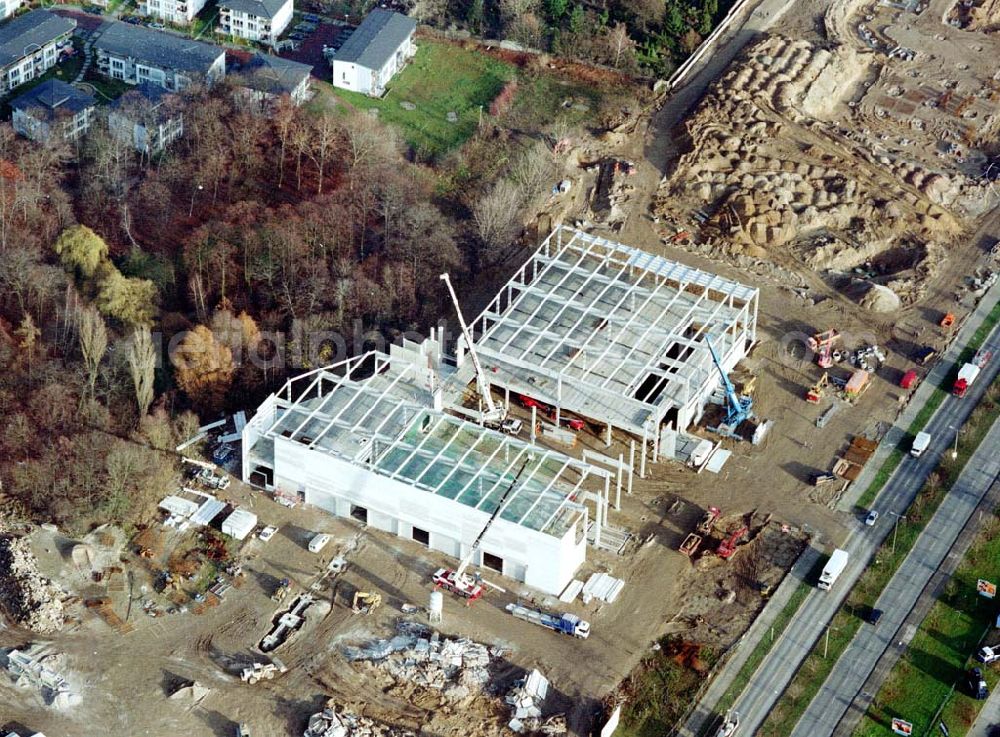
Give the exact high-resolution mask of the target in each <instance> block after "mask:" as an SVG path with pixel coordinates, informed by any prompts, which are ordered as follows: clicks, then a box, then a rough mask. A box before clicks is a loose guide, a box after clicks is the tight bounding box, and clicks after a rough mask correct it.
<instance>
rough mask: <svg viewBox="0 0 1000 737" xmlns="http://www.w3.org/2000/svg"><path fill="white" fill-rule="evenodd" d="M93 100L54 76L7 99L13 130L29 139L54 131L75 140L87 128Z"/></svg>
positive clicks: (41, 137)
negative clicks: (9, 99) (8, 100)
mask: <svg viewBox="0 0 1000 737" xmlns="http://www.w3.org/2000/svg"><path fill="white" fill-rule="evenodd" d="M96 104H97V100H96V99H95V98H94V96H93V95H89V94H87V93H86V92H82V91H81V90H78V89H77V88H76V87H74V86H73V85H70V84H66V83H65V82H62V81H60V80H58V79H49V80H46V81H45V82H42V83H41V84H40V85H38V86H37V87H34V88H32V89H30V90H28V91H27V92H25V93H24V94H23V95H18V96H17V97H15V98H14V99H13V100H11V101H10V107H11V110H12V111H13V112H12V114H11V122H12V123H13V125H14V130H15V131H17V132H18V133H20V134H21V135H22V136H24V137H26V138H30V139H32V140H33V141H47V140H49V138H50V137H51V136H52V135H53V133H55V134H56V135H61V136H62V137H63V138H66V139H69V140H76V139H77V138H79V137H80V136H82V135H83V134H84V133H86V132H87V129H88V128H90V124H91V122H92V120H93V117H94V107H95V105H96Z"/></svg>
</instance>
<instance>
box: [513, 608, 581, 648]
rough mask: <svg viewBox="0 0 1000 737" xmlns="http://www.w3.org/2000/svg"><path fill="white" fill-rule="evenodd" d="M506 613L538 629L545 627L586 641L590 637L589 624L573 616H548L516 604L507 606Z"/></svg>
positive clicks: (545, 613)
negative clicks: (536, 626) (535, 625)
mask: <svg viewBox="0 0 1000 737" xmlns="http://www.w3.org/2000/svg"><path fill="white" fill-rule="evenodd" d="M507 611H508V612H510V613H511V614H513V615H514V616H515V617H517V618H518V619H523V620H524V621H525V622H531V623H532V624H537V625H538V626H539V627H545V628H546V629H550V630H552V631H553V632H561V633H562V634H564V635H573V637H579V638H580V639H581V640H586V639H587V638H588V637H590V622H587V621H586V620H583V619H580V618H579V617H578V616H576V615H575V614H563V615H555V614H548V613H547V612H543V611H540V610H538V609H530V608H529V607H526V606H519V605H517V604H508V605H507Z"/></svg>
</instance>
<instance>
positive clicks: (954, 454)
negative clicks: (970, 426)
mask: <svg viewBox="0 0 1000 737" xmlns="http://www.w3.org/2000/svg"><path fill="white" fill-rule="evenodd" d="M948 429H949V430H954V431H955V445H954V446H952V449H951V459H952V460H953V461H954V460H956V459H957V458H958V436H959V433H961V432H962V429H961V428H959V427H955V426H954V425H948Z"/></svg>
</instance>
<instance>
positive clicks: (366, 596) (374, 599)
mask: <svg viewBox="0 0 1000 737" xmlns="http://www.w3.org/2000/svg"><path fill="white" fill-rule="evenodd" d="M380 606H382V594H380V593H378V592H377V591H355V592H354V600H353V601H352V602H351V610H352V611H353V612H354V613H355V614H371V613H372V612H374V611H375V610H376V609H378V608H379V607H380Z"/></svg>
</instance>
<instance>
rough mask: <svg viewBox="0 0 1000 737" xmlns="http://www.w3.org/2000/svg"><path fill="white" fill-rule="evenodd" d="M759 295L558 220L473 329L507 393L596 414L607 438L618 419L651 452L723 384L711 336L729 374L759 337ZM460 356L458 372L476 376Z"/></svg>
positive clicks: (492, 375) (560, 409) (494, 379)
mask: <svg viewBox="0 0 1000 737" xmlns="http://www.w3.org/2000/svg"><path fill="white" fill-rule="evenodd" d="M758 296H759V292H758V290H757V289H756V288H754V287H749V286H745V285H743V284H739V283H737V282H735V281H731V280H729V279H725V278H723V277H721V276H717V275H715V274H711V273H709V272H706V271H702V270H700V269H695V268H692V267H690V266H685V265H684V264H681V263H677V262H675V261H670V260H668V259H666V258H663V257H660V256H654V255H652V254H650V253H647V252H645V251H640V250H638V249H635V248H631V247H629V246H625V245H623V244H621V243H615V242H613V241H609V240H606V239H604V238H600V237H598V236H594V235H589V234H587V233H583V232H580V231H578V230H573V229H571V228H567V227H559V228H557V229H556V230H555V231H554V232H553V233H552V234H551V235H550V236H549V237H548V238H547V239H546V240H545V242H544V243H543V244H542V245H541V247H540V248H539V249H538V250H537V251H536V252H535V253H534V254H533V255H532V256H531V258H530V259H528V261H527V262H526V263H525V264H524V265H523V266H522V267H521V268H520V269H519V270H518V271H517V273H515V274H514V276H513V277H512V278H511V279H510V281H509V282H508V283H507V284H506V285H505V286H504V287H503V288H502V289H501V290H500V292H499V293H498V294H497V296H496V297H495V298H494V299H493V300H492V301H491V302H490V304H489V305H488V306H487V308H486V309H485V310H484V311H483V312H482V314H481V315H479V317H477V318H476V320H475V321H474V322H473V324H472V325H471V328H472V332H473V333H474V335H475V337H474V338H473V340H474V342H475V348H476V352H477V354H478V356H479V359H480V362H481V363H482V364H483V368H484V370H485V373H486V375H487V377H488V378H489V381H490V383H491V384H492V385H493V387H494V388H495V389H500V390H503V391H505V393H506V394H507V398H508V401H509V400H510V398H511V395H512V394H515V393H516V394H520V395H523V396H527V397H531V398H532V399H535V400H537V401H540V402H542V403H544V404H546V405H549V406H550V407H552V408H554V409H555V411H556V414H557V415H562V414H563V413H567V412H568V413H571V414H573V415H577V416H579V417H581V418H586V419H588V420H591V421H593V422H596V423H599V424H601V425H603V426H605V428H606V431H607V433H608V437H609V441H610V433H611V429H612V428H617V429H619V430H623V431H625V432H627V433H630V434H632V435H634V436H636V438H637V439H640V440H641V441H642V444H643V449H644V450H645V449H646V448H649V450H651V451H652V454H653V458H654V460H655V459H656V458H657V456H658V455H659V453H660V438H661V434H662V433H663V431H664V430H665V429H668V428H673V429H674V430H684V429H686V428H687V427H688V426H690V425H691V424H692V423H694V422H697V421H698V420H699V419H700V418H701V416H702V412H703V410H704V407H705V404H706V402H707V401H708V399H709V397H710V396H711V395H712V394H713V392H715V391H716V390H717V389H718V387H719V385H720V377H719V373H718V370H717V369H716V368H715V366H714V364H713V361H712V356H711V353H710V352H709V350H708V347H707V345H706V343H705V339H706V337H708V338H710V339H711V341H712V344H713V346H714V348H715V350H716V352H717V353H718V355H719V358H720V362H721V364H722V366H723V368H724V369H725V370H726V371H727V372H729V371H731V370H732V369H733V368H734V367H735V366H736V364H737V363H738V362H739V361H740V359H742V358H743V357H744V356H745V355H746V354H747V351H748V350H749V347H750V346H751V345H752V343H753V342H754V340H755V336H756V327H757V308H758ZM461 353H462V351H461V348H460V350H459V354H460V355H459V365H460V370H459V375H460V376H461V375H463V374H464V375H465V376H470V374H471V369H470V368H469V367H468V363H469V362H468V361H465V360H464V359H463V357H462V355H461ZM560 419H561V418H560ZM557 424H558V421H557ZM647 444H648V445H647ZM645 455H646V453H643V457H645Z"/></svg>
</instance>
